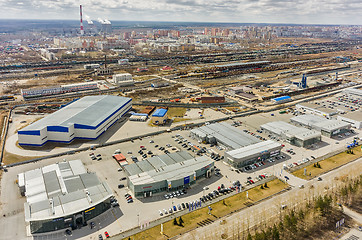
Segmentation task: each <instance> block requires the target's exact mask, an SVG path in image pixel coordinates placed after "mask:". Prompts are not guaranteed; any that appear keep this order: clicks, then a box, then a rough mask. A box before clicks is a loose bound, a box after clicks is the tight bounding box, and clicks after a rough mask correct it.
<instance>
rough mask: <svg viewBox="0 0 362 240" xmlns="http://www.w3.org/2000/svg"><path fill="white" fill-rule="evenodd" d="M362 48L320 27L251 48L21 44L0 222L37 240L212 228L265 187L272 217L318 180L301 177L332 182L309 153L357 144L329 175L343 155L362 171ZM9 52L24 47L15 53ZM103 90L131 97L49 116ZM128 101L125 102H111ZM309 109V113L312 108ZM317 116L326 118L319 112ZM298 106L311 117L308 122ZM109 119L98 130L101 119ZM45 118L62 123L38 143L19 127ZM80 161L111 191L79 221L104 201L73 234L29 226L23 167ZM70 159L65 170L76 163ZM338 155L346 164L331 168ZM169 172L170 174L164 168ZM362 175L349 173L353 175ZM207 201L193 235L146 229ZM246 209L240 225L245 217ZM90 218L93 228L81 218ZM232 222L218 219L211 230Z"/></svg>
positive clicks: (8, 105) (6, 132) (1, 94)
mask: <svg viewBox="0 0 362 240" xmlns="http://www.w3.org/2000/svg"><path fill="white" fill-rule="evenodd" d="M280 41H282V40H280ZM361 47H362V46H361V42H360V41H357V40H348V41H327V40H320V39H318V40H314V41H312V40H305V41H303V40H300V42H298V46H294V47H290V45H285V44H282V43H280V44H279V43H277V42H273V43H271V44H270V45H268V47H261V45H259V46H257V45H256V46H253V48H249V49H248V50H245V51H239V50H238V51H210V52H209V53H205V52H194V53H190V52H184V53H178V54H172V53H168V54H156V53H153V54H136V53H135V52H132V51H129V52H127V51H126V52H123V53H122V55H121V56H120V55H119V54H118V53H117V52H116V51H112V50H107V51H98V52H94V53H93V55H92V56H93V57H91V54H89V55H87V57H82V55H81V54H79V55H78V56H77V57H74V58H72V59H71V60H70V59H66V58H64V59H61V58H60V57H59V59H57V60H52V61H49V60H48V61H42V60H44V59H43V58H44V57H42V56H40V55H39V54H37V52H36V51H35V50H32V49H30V48H28V49H27V48H26V47H24V49H25V51H24V52H22V53H23V54H25V55H28V57H27V58H25V57H24V59H26V60H24V61H23V62H15V60H14V62H9V63H7V64H3V65H0V117H1V120H0V125H1V128H2V135H1V139H0V140H1V146H2V149H1V159H0V160H1V173H2V174H1V183H0V184H1V190H2V194H1V196H0V200H1V204H0V213H1V215H2V216H3V217H2V218H1V219H0V232H3V233H4V234H5V235H8V236H10V238H9V239H37V240H38V239H39V240H40V239H97V237H98V236H99V235H102V234H103V233H104V234H105V232H104V231H106V233H107V234H105V236H107V235H108V234H110V235H111V238H112V239H128V237H132V236H133V237H134V239H169V238H175V239H176V238H180V239H183V238H185V239H186V238H187V239H208V237H207V236H208V235H207V233H206V232H205V231H203V230H202V229H209V228H210V227H211V226H215V225H212V224H214V223H212V222H214V221H215V222H217V224H218V225H217V226H219V225H221V223H220V221H222V220H221V219H226V218H227V219H229V218H232V217H231V216H235V215H233V212H239V213H241V212H242V211H245V212H249V211H251V210H245V209H246V208H247V209H252V208H253V209H254V208H256V206H257V204H258V203H259V201H263V199H266V198H268V200H265V201H266V203H268V202H270V201H272V200H271V199H272V198H274V196H275V195H278V196H277V197H276V198H277V199H278V203H275V204H273V207H272V208H271V210H270V213H271V215H270V216H276V215H277V214H278V211H281V210H280V207H281V206H282V209H284V208H286V206H287V205H288V206H292V205H293V204H292V203H291V202H287V200H284V199H283V198H282V197H283V196H287V194H289V193H292V194H295V196H297V193H296V192H297V191H304V193H305V194H310V190H309V193H307V192H308V190H307V189H305V190H302V189H304V186H309V185H311V184H313V185H314V186H316V190H315V191H316V192H317V190H318V191H319V190H320V189H322V187H324V188H325V187H326V186H325V185H324V183H318V182H317V180H316V179H314V178H315V177H318V176H322V177H324V176H326V177H327V176H328V181H332V180H331V179H332V175H323V174H326V172H324V171H322V170H320V169H319V170H318V169H317V170H315V169H314V168H315V167H314V168H312V167H311V166H313V165H312V164H316V162H320V161H323V160H326V159H327V160H328V159H329V158H331V157H333V156H335V155H337V154H342V155H343V156H345V155H346V154H347V153H345V152H346V149H347V148H348V150H351V149H353V150H354V151H355V153H356V154H355V155H354V156H355V157H350V156H349V155H348V156H347V157H345V159H344V160H343V162H341V163H336V162H333V161H330V164H331V165H330V166H328V171H331V172H330V173H328V174H332V171H336V172H338V174H340V175H341V174H342V173H339V172H340V171H341V172H343V171H344V172H343V173H345V172H346V166H347V165H348V164H349V165H348V166H351V168H354V169H360V167H361V160H360V158H359V157H361V153H360V148H359V149H358V147H357V145H359V143H358V141H362V130H361V129H362V114H361V111H362V108H361V107H362V94H361V92H362V90H361V88H362V50H361ZM57 56H62V55H61V53H59V54H58V55H57ZM121 58H122V59H123V60H122V59H121ZM13 59H17V57H16V56H15V55H14V56H13ZM34 59H35V60H36V61H37V62H36V63H35V62H34ZM125 59H127V61H126V60H125ZM120 60H122V61H121V62H120ZM124 62H126V64H124ZM104 95H109V96H108V97H112V98H114V99H130V100H129V102H128V103H129V104H130V108H129V109H126V110H124V111H125V112H122V114H119V115H117V116H114V113H115V112H114V109H112V111H113V112H107V114H109V116H106V114H104V116H103V115H102V116H98V115H97V113H96V112H88V113H87V114H88V115H87V116H85V117H84V116H81V117H79V119H81V121H86V120H84V119H88V118H92V117H93V118H95V119H96V120H93V119H92V120H89V121H93V122H95V123H98V122H99V124H98V125H97V124H95V123H93V122H92V124H94V125H95V126H94V127H93V125H92V126H91V127H89V126H85V124H83V123H76V124H74V126H72V127H69V126H70V125H69V126H68V125H66V124H69V123H68V122H67V121H68V120H67V119H66V120H64V121H63V120H62V121H60V120H59V121H60V123H59V126H55V125H56V123H57V121H58V120H57V119H55V120H54V119H53V120H49V119H51V117H52V116H55V115H54V114H56V113H57V112H62V111H66V110H67V109H71V107H72V106H74V105H76V104H77V103H79V102H80V101H82V100H84V99H93V98H94V99H97V97H98V98H102V97H104ZM89 101H91V100H89ZM92 101H93V100H92ZM130 102H131V103H130ZM86 104H89V103H88V102H86ZM107 104H110V102H108V103H107ZM82 107H83V108H85V109H87V107H88V106H87V107H84V106H83V105H81V106H80V107H79V106H77V107H75V110H74V109H72V110H71V111H70V115H71V114H74V115H76V114H78V113H76V111H78V109H79V108H82ZM123 107H124V105H123V106H122V107H119V106H117V111H120V112H121V110H122V108H123ZM117 111H116V112H117ZM122 111H123V110H122ZM117 114H118V113H117ZM93 115H94V116H93ZM309 115H312V117H309V118H308V119H307V117H308V116H309ZM58 116H59V115H58ZM316 116H318V119H319V120H318V121H319V122H318V121H317V120H314V119H317V117H316ZM63 117H64V118H66V117H69V116H61V118H63ZM70 117H71V116H70ZM298 117H299V118H301V117H305V119H302V120H303V121H304V122H303V121H302V120H298ZM103 118H104V119H103ZM295 118H297V120H295ZM79 119H78V118H76V120H79ZM109 119H112V120H109ZM310 119H312V120H310ZM321 119H322V120H321ZM44 120H48V121H50V122H51V123H52V124H53V125H54V126H53V125H47V126H45V127H44V129H46V130H44V129H42V130H39V131H38V130H33V129H30V127H31V126H34V125H35V126H37V124H38V125H39V122H45V121H44ZM107 121H109V122H107ZM323 121H325V122H323ZM63 122H65V123H66V124H64V125H62V124H63ZM104 122H107V124H106V125H105V126H104V131H103V129H100V130H98V128H100V126H102V124H103V123H104ZM305 122H306V123H305ZM320 122H323V123H320ZM269 123H271V124H275V125H274V126H281V127H280V129H281V130H275V131H267V130H265V129H264V128H263V127H262V126H265V125H267V124H269ZM322 125H323V126H322ZM321 126H322V127H321ZM325 126H327V127H325ZM68 127H69V128H68ZM77 127H78V130H74V129H76V128H77ZM102 128H103V126H102ZM29 129H30V130H29ZM50 129H53V130H52V131H53V132H56V134H54V136H53V135H52V136H50V135H49V136H45V137H44V138H43V139H42V140H44V139H45V138H50V137H54V139H55V140H54V141H53V140H49V141H45V142H44V144H43V142H42V144H40V145H39V146H32V145H31V144H29V146H26V145H21V142H20V138H19V136H20V134H24V135H26V137H29V138H30V137H40V135H41V134H43V132H44V131H49V132H51V130H50ZM54 129H55V130H54ZM79 129H81V130H79ZM90 129H91V130H92V131H93V130H94V129H95V130H94V132H97V137H96V138H91V137H88V135H86V137H83V136H82V137H79V139H77V138H74V136H73V138H70V137H69V139H71V140H69V139H66V140H64V139H63V138H62V136H61V134H68V133H69V134H70V131H75V133H76V134H78V133H80V132H82V131H84V132H86V131H88V130H89V131H90ZM37 131H38V132H37ZM77 131H79V132H77ZM99 132H101V134H99ZM103 132H104V133H103ZM312 133H313V134H312ZM72 135H74V133H73V134H72ZM72 135H71V136H72ZM310 135H313V139H312V137H310ZM73 139H74V140H73ZM311 139H312V140H311ZM68 140H69V141H68ZM298 141H299V142H298ZM300 142H302V144H300ZM258 144H259V145H258ZM258 146H261V147H260V148H265V150H264V149H262V150H260V149H259V147H258ZM268 147H269V148H268ZM255 148H258V149H257V150H255ZM73 160H81V163H82V164H83V165H84V173H83V174H85V173H87V174H90V172H95V173H97V176H98V179H97V181H99V182H102V184H103V182H105V183H106V184H107V186H109V187H105V189H106V192H107V193H110V194H111V195H112V197H111V198H110V199H106V200H105V201H104V206H108V205H109V206H108V207H109V209H108V210H104V212H103V213H101V214H98V213H97V215H96V217H95V218H94V219H93V220H89V221H85V220H84V219H86V218H87V214H93V212H92V211H94V212H95V210H94V209H95V208H97V206H95V207H93V208H90V207H89V208H88V209H83V210H81V211H80V212H78V213H77V214H73V215H74V219H76V220H74V222H75V223H76V224H78V225H81V224H80V223H79V221H80V219H81V221H82V222H81V223H82V224H83V227H82V226H74V225H72V224H70V225H69V224H68V223H67V224H68V225H67V227H68V228H67V229H68V230H69V231H70V234H69V231H68V232H66V233H64V230H65V228H64V227H60V230H59V229H58V228H57V226H56V227H55V229H54V231H53V232H51V233H48V232H41V231H42V230H39V229H36V230H34V228H33V227H34V226H33V225H31V224H30V225H29V224H28V223H25V222H24V214H29V213H24V203H26V201H27V200H26V199H25V197H24V196H21V195H20V193H19V189H21V183H19V181H21V178H19V175H20V176H22V175H21V174H25V176H27V175H26V174H27V171H29V172H30V171H31V170H33V169H35V168H37V169H40V168H43V169H46V168H47V166H48V165H49V167H48V168H56V169H57V168H58V167H54V166H57V165H59V169H61V170H62V171H63V170H64V169H62V168H63V165H66V164H67V163H66V162H69V161H73ZM50 164H52V165H50ZM62 164H63V165H62ZM72 164H76V163H72ZM72 164H70V165H69V166H70V167H69V169H73V168H74V169H75V167H74V166H71V165H72ZM202 164H204V165H202ZM179 166H183V167H179ZM307 166H309V167H308V171H310V173H309V174H310V175H308V172H306V171H307V170H305V172H304V174H303V176H302V177H301V176H300V175H301V173H300V171H302V170H300V169H303V168H305V169H307ZM341 166H343V167H342V170H335V169H337V168H340V167H341ZM77 167H78V168H80V167H79V166H77ZM183 168H184V169H185V170H183ZM74 169H73V170H74ZM310 169H312V170H310ZM73 170H72V171H73ZM298 170H299V172H298ZM39 171H40V170H39ZM42 171H43V170H42ZM44 171H45V170H44ZM59 171H60V170H59ZM77 171H78V170H77ZM166 171H170V173H169V174H168V175H167V173H165V172H166ZM54 172H55V171H54ZM74 172H76V171H75V170H74ZM294 172H298V174H299V175H298V176H297V174H295V173H294ZM312 172H313V176H312ZM28 174H30V173H28ZM42 174H43V173H42ZM172 174H173V175H172ZM186 174H187V176H186ZM358 174H360V173H356V172H355V171H354V172H353V176H354V177H355V176H358ZM45 175H46V174H45V173H44V179H45V178H46V176H45ZM80 175H81V174H80ZM80 175H79V176H80ZM171 175H172V176H171ZM340 175H338V176H340ZM140 176H147V178H144V179H141V177H140ZM351 176H352V175H351ZM79 178H82V176H81V177H79ZM178 178H179V179H178ZM19 179H20V180H19ZM24 181H25V180H24ZM79 181H80V180H79ZM82 181H83V180H82ZM181 181H182V183H180V182H181ZM85 182H86V181H85ZM267 183H268V184H269V183H270V186H271V188H272V189H269V188H268V187H265V188H266V190H265V194H264V193H260V191H261V190H260V189H259V188H260V187H259V186H261V187H262V189H264V188H263V186H267ZM46 184H47V183H45V185H46ZM137 184H138V185H137ZM142 184H143V185H142ZM147 184H149V186H148V185H147ZM264 184H265V185H264ZM318 184H319V185H320V186H321V187H320V189H319V188H318V189H317V186H319V185H318ZM326 184H327V183H326ZM25 185H26V184H25ZM85 185H86V184H85ZM146 185H147V186H146ZM82 186H83V185H82ZM62 187H63V186H61V187H59V188H62ZM137 187H138V190H137ZM267 188H268V189H267ZM90 189H91V187H90ZM139 189H141V190H139ZM310 189H312V188H310ZM325 189H326V188H325ZM61 190H62V191H64V189H61ZM83 190H84V189H83ZM83 190H82V191H83ZM34 191H35V190H34ZM44 191H45V190H44ZM59 191H60V190H59ZM89 191H90V192H91V193H89ZM92 191H93V190H92V189H91V190H89V189H85V190H84V192H85V193H86V195H87V196H86V197H85V199H87V198H88V199H89V198H90V197H89V196H90V195H92V194H93V192H92ZM137 191H138V192H137ZM248 191H249V192H250V194H251V196H250V199H249V195H248V194H249V193H248ZM326 191H327V190H326ZM328 191H330V190H328ZM320 192H321V191H319V192H318V194H319V193H320ZM44 193H45V192H44ZM245 193H246V194H247V195H245ZM102 194H103V193H102ZM241 194H243V195H241ZM253 194H256V195H253ZM279 194H280V195H279ZM4 196H7V197H4ZM254 196H255V198H254V199H253V197H254ZM293 196H294V195H293ZM308 196H309V195H308ZM27 197H28V196H27ZM91 197H93V196H91ZM232 198H233V199H234V198H235V199H236V198H237V199H239V200H240V199H242V201H244V202H243V204H241V205H243V206H241V207H239V206H232V207H231V205H230V206H229V208H227V209H226V208H225V209H226V210H225V209H224V210H222V211H221V210H220V211H219V212H218V211H217V210H216V209H215V211H214V212H215V214H216V215H218V216H216V215H213V214H212V212H211V211H212V210H211V209H210V208H211V207H209V208H208V209H209V213H208V214H206V210H205V209H206V208H205V206H213V207H214V206H215V207H217V206H218V204H219V205H221V200H223V205H224V206H227V205H226V204H225V201H226V202H227V201H231V200H230V199H232ZM47 199H48V198H47ZM228 199H229V200H228ZM33 201H34V200H33ZM240 201H241V200H240ZM54 202H56V201H54ZM54 202H53V199H52V200H51V204H50V205H51V208H50V209H51V210H53V212H55V210H54V204H56V203H54ZM90 202H92V201H90ZM97 203H98V202H97ZM266 203H263V202H262V203H261V204H266ZM102 204H103V203H102ZM107 204H108V205H107ZM254 204H255V205H254ZM298 204H299V203H298ZM201 205H202V207H203V208H201ZM253 205H254V206H253ZM187 206H189V207H187ZM191 206H192V207H191ZM283 206H284V207H283ZM264 207H265V205H264ZM244 208H245V209H244ZM274 208H275V209H274ZM199 209H201V210H199ZM202 209H203V210H204V213H202V214H200V216H202V217H200V222H203V221H206V220H204V218H205V219H206V217H207V219H209V221H210V223H208V224H210V225H209V226H208V227H205V228H203V227H204V226H201V225H202V224H201V225H200V224H199V227H198V225H197V224H196V223H195V224H194V225H192V226H191V225H189V226H187V224H185V226H187V228H185V229H187V233H185V232H186V230H185V231H182V230H180V229H178V230H177V231H175V232H172V231H171V230H168V229H166V230H165V232H166V233H167V234H168V235H167V236H166V235H164V234H163V233H162V234H159V230H157V231H155V230H152V228H157V229H159V228H160V227H161V229H163V225H160V224H165V226H168V227H169V226H170V225H171V224H170V221H171V220H173V219H174V218H176V217H180V216H184V215H185V219H188V218H187V217H186V214H190V212H191V214H192V212H193V211H195V212H196V211H197V210H199V211H202ZM25 211H26V210H25ZM96 211H98V209H97V210H96ZM135 211H136V212H135ZM79 214H81V215H82V216H81V217H80V215H79ZM195 214H196V213H195ZM53 215H55V213H53ZM196 215H197V214H196ZM26 216H27V217H28V215H26ZM69 216H70V215H69ZM69 216H68V218H67V217H59V218H57V219H53V220H52V221H50V222H51V223H49V226H50V225H51V224H55V223H54V222H58V221H60V222H62V221H64V222H66V220H67V219H69ZM198 216H199V215H198ZM234 218H235V217H234ZM240 218H241V217H240ZM70 219H71V220H72V218H71V217H70ZM210 219H212V220H210ZM47 220H49V219H47ZM42 221H43V220H42ZM44 221H45V220H44ZM83 221H85V222H83ZM241 221H242V222H244V223H245V222H246V218H242V220H241ZM248 221H249V220H248ZM254 221H255V224H256V221H257V220H256V219H254ZM14 223H16V224H14ZM244 223H243V224H244ZM248 224H249V222H248ZM253 224H254V223H253ZM44 225H46V224H44ZM87 225H88V226H90V227H84V226H87ZM181 225H182V224H181ZM70 227H71V228H70ZM217 228H218V227H217ZM200 229H201V230H200ZM144 230H146V231H147V230H149V231H150V234H151V235H150V236H151V237H149V238H146V237H145V238H141V236H142V233H141V232H142V231H144ZM230 231H231V230H230V229H229V228H225V230H220V229H218V231H217V234H218V235H217V236H218V237H219V236H221V234H222V233H224V232H230ZM155 232H157V233H155ZM161 232H162V230H161ZM137 234H141V235H137ZM147 234H148V233H147ZM147 234H146V235H147ZM152 234H156V235H157V237H154V236H156V235H152ZM191 235H193V236H192V237H193V238H191ZM137 237H139V238H137ZM188 237H190V238H188ZM0 238H1V237H0ZM215 239H216V238H215ZM228 239H230V238H228Z"/></svg>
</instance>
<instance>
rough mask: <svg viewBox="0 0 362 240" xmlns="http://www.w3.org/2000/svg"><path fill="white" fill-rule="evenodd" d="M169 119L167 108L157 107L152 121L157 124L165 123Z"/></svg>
mask: <svg viewBox="0 0 362 240" xmlns="http://www.w3.org/2000/svg"><path fill="white" fill-rule="evenodd" d="M166 121H167V109H164V108H159V109H157V110H156V111H155V112H154V113H153V114H152V117H151V122H152V123H153V124H156V125H163V124H165V123H166Z"/></svg>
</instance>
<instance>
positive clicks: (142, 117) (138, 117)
mask: <svg viewBox="0 0 362 240" xmlns="http://www.w3.org/2000/svg"><path fill="white" fill-rule="evenodd" d="M147 119H148V114H147V113H132V115H131V116H130V118H129V120H130V121H137V122H146V121H147Z"/></svg>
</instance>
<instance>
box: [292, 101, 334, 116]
mask: <svg viewBox="0 0 362 240" xmlns="http://www.w3.org/2000/svg"><path fill="white" fill-rule="evenodd" d="M295 108H296V110H298V111H300V112H304V113H307V114H310V113H312V114H315V115H319V116H324V117H328V118H330V117H332V116H333V115H336V114H338V110H337V109H334V108H333V109H332V108H327V107H325V106H324V105H320V103H317V104H316V103H300V104H297V105H295Z"/></svg>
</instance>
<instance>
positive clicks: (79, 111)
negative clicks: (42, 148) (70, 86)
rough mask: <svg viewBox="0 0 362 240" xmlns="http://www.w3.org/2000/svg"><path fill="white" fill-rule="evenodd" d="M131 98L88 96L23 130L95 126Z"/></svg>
mask: <svg viewBox="0 0 362 240" xmlns="http://www.w3.org/2000/svg"><path fill="white" fill-rule="evenodd" d="M129 101H131V98H125V97H117V96H111V95H103V96H86V97H83V98H81V99H79V100H78V101H75V102H73V103H71V104H69V105H68V106H66V107H64V108H62V109H60V110H58V111H56V112H54V113H52V114H50V115H48V116H46V117H44V118H42V119H40V120H38V121H36V122H34V123H33V124H30V125H28V126H26V127H25V128H23V129H22V131H32V130H41V129H44V128H46V127H47V126H62V127H67V128H68V127H69V126H71V125H74V124H81V125H86V126H92V127H95V126H97V125H98V124H99V123H101V122H102V121H103V120H104V119H105V118H106V117H108V116H109V115H111V114H112V113H113V112H115V111H116V110H117V109H119V108H120V107H121V106H122V105H124V104H126V103H127V102H129Z"/></svg>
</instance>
